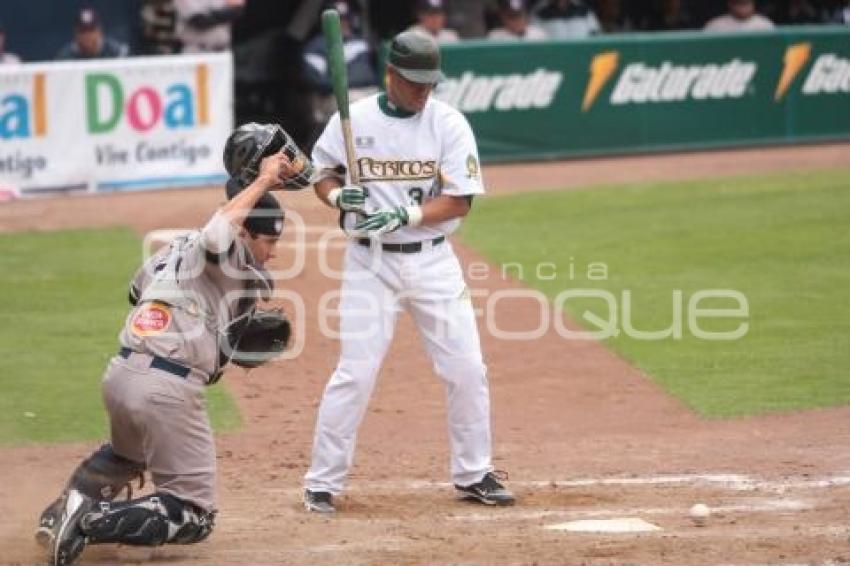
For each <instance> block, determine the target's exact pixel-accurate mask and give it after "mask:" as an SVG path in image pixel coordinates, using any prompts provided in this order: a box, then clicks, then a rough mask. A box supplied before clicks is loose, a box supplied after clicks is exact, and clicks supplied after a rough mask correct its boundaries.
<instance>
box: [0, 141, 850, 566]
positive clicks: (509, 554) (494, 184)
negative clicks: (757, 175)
mask: <svg viewBox="0 0 850 566" xmlns="http://www.w3.org/2000/svg"><path fill="white" fill-rule="evenodd" d="M848 165H850V145H828V146H807V147H799V148H773V149H759V150H746V151H736V152H711V153H702V154H697V153H695V154H682V155H673V156H649V157H629V158H619V159H597V160H588V161H577V162H561V163H545V164H528V165H518V166H517V165H514V166H491V167H487V168H485V171H484V175H485V178H486V179H487V180H488V186H489V187H490V189H491V192H494V193H500V192H509V191H512V190H516V189H518V188H519V187H529V188H531V187H534V188H553V187H557V186H561V187H563V186H579V185H588V184H605V183H609V182H621V181H650V180H659V179H677V178H696V177H704V176H711V175H714V174H717V172H718V171H722V172H723V173H724V174H733V173H743V172H748V171H763V170H777V169H788V170H792V169H793V170H806V169H823V168H827V167H842V166H843V167H846V166H848ZM219 191H220V190H216V189H206V190H194V191H192V190H181V191H167V192H159V193H137V194H121V195H104V196H97V197H73V198H72V197H66V198H53V199H49V200H47V199H45V200H33V201H21V202H15V203H9V204H5V205H0V231H17V230H24V229H38V230H51V229H56V228H63V227H81V226H103V225H114V224H126V225H129V226H132V227H133V228H134V229H135V230H137V231H138V232H139V233H145V232H147V231H149V230H152V229H157V228H175V227H191V226H197V225H199V224H200V223H202V222H203V221H204V220H205V219H206V218H207V217H208V215H209V213H210V211H211V210H212V209H213V207H214V206H215V205H216V204H217V203H218V202H220V201H221V196H220V192H219ZM284 199H285V200H286V202H287V204H288V206H289V207H291V208H292V209H293V210H295V211H297V212H298V213H299V214H300V215H301V216H302V217H303V219H304V220H305V223H306V224H307V225H308V226H310V227H311V229H310V230H309V231H308V232H306V239H307V242H308V243H311V242H312V243H314V242H315V241H316V240H317V239H318V238H319V237H320V236H321V234H322V233H323V232H325V231H326V230H330V229H332V228H333V218H332V217H333V215H332V213H331V212H330V211H328V210H327V209H326V208H324V207H322V206H321V205H319V204H318V203H317V201H316V199H315V198H314V197H312V195H310V194H306V193H305V194H287V195H285V196H284ZM454 245H455V247H456V249H457V250H458V251H459V255H460V256H461V258H462V260H463V262H464V263H465V264H469V262H471V261H481V260H480V258H478V257H477V256H476V255H475V253H474V252H473V251H472V250H469V249H466V248H464V247H463V245H462V243H460V242H455V243H454ZM306 249H307V256H306V259H307V262H306V265H305V268H304V269H303V270H301V272H300V273H299V274H298V275H297V276H296V277H294V278H292V279H289V280H287V281H282V282H280V285H281V286H282V287H285V288H287V289H290V290H292V291H294V292H296V293H297V294H299V295H300V296H301V297H303V298H304V300H305V302H306V305H307V318H306V326H305V328H306V348H305V350H304V352H303V354H302V355H300V356H299V357H297V358H296V359H295V360H292V361H289V362H279V363H276V364H275V365H274V366H272V367H268V368H263V369H259V370H255V371H253V372H251V373H245V372H243V371H241V370H238V369H237V370H232V371H229V372H228V374H227V376H226V377H225V379H224V384H225V385H224V386H226V387H228V388H229V389H230V391H231V392H232V393H233V395H234V396H235V398H236V400H237V402H238V404H239V406H240V409H241V411H242V414H243V416H244V423H245V424H244V427H243V428H242V429H241V430H239V431H238V432H235V433H232V434H226V435H223V436H221V437H220V438H219V440H218V454H219V456H218V460H219V464H220V471H221V475H220V490H221V494H220V508H221V513H220V516H219V520H218V527H217V529H216V531H215V533H214V534H213V536H212V538H211V539H210V541H209V542H207V543H204V544H201V545H196V546H194V547H163V548H160V549H153V550H151V549H133V548H115V547H112V546H108V547H92V548H90V549H88V550H87V551H86V554H85V555H84V557H83V560H81V561H80V563H81V564H115V563H119V562H121V563H128V562H129V563H136V562H138V561H142V560H146V559H154V561H155V562H157V563H160V562H161V563H168V564H194V563H204V564H284V563H286V564H301V563H303V564H307V563H346V564H365V563H382V564H386V563H398V564H423V563H452V564H457V563H507V564H532V563H539V564H549V563H557V564H623V563H626V564H677V565H679V564H756V563H758V564H765V563H770V564H776V563H782V564H791V563H795V564H797V563H806V564H809V563H811V564H836V563H841V562H850V450H848V438H850V434H848V433H850V408H841V409H832V410H821V411H811V412H805V413H796V414H782V415H770V416H765V417H759V418H747V419H737V420H729V421H711V420H703V419H700V418H698V417H697V416H695V415H694V414H693V413H691V412H690V411H689V410H688V409H687V408H686V407H684V406H683V405H682V404H681V403H680V402H679V401H678V400H676V399H674V398H672V397H669V396H668V395H666V394H665V393H664V392H663V391H661V390H660V389H659V388H658V387H656V386H655V385H654V384H653V383H652V382H651V381H650V380H649V379H648V378H647V377H646V376H645V375H643V374H642V373H641V372H640V371H638V370H637V369H635V368H634V367H631V366H630V365H629V364H627V363H626V362H624V361H623V360H621V359H620V358H618V357H616V356H615V355H613V354H612V353H611V352H609V351H608V350H606V349H605V348H604V347H602V346H601V345H599V344H596V343H588V342H577V341H566V340H564V339H563V338H561V337H560V336H559V335H558V334H556V333H555V332H554V331H552V332H549V333H547V334H546V335H545V336H543V337H542V338H540V339H539V340H538V341H536V342H535V343H533V344H524V345H523V347H522V348H519V349H518V348H517V347H516V343H512V342H505V341H501V340H498V339H496V338H494V337H493V336H489V335H487V334H486V333H483V335H482V339H483V341H484V349H485V356H486V358H487V361H488V365H489V368H490V379H491V387H492V397H493V417H494V437H495V458H496V460H495V464H496V467H497V468H499V469H504V470H507V471H508V472H509V473H510V480H511V481H510V484H511V486H512V487H513V488H514V489H515V491H516V493H517V495H518V497H519V504H518V505H517V506H516V507H513V508H509V509H489V508H483V507H481V506H476V505H473V504H468V503H465V502H460V501H457V500H455V498H454V494H453V490H452V489H451V486H449V485H448V484H447V483H445V482H446V481H447V477H448V449H447V433H446V427H445V422H444V421H445V410H444V402H443V399H444V393H443V391H442V386H441V385H440V383H439V382H438V380H437V379H436V378H435V377H434V376H433V375H432V374H431V372H430V369H429V364H428V362H427V359H426V358H425V356H424V354H423V352H422V348H421V347H420V345H419V342H418V338H417V337H416V334H415V331H414V330H413V327H412V324H411V323H410V321H409V319H407V318H405V317H402V320H401V325H400V327H399V329H398V331H397V334H396V336H397V337H396V340H395V342H394V344H393V347H392V349H391V352H390V355H389V357H388V358H387V360H386V362H385V364H384V369H383V372H382V376H381V379H380V381H379V384H378V387H377V390H376V393H375V396H374V398H373V400H372V403H371V405H370V408H369V412H368V414H367V417H366V420H365V423H364V426H363V428H362V429H361V434H360V439H359V447H358V452H357V457H356V463H355V470H354V473H353V475H352V477H351V480H350V486H351V489H350V490H349V491H348V492H346V494H345V495H344V496H343V497H341V498H340V499H339V508H340V513H338V514H337V516H334V517H332V518H325V517H319V516H313V515H308V514H306V513H304V512H303V511H302V509H301V506H300V503H299V498H300V491H301V490H300V482H301V477H302V475H303V473H304V471H305V469H306V466H307V464H308V460H309V455H310V444H311V440H312V431H313V422H314V418H315V410H316V406H317V404H318V401H319V399H320V396H321V392H322V388H323V386H324V383H325V381H326V380H327V378H328V376H329V375H330V373H331V370H332V368H333V366H334V364H335V362H336V355H337V344H336V343H335V342H334V341H332V340H330V339H328V338H325V337H323V336H322V335H321V334H320V332H319V331H318V328H317V325H316V324H315V320H314V316H315V313H316V310H317V302H318V299H319V297H320V295H321V294H322V293H324V292H325V291H329V290H332V289H334V288H335V287H336V286H337V282H335V281H333V280H330V279H328V278H327V277H325V276H324V275H322V273H321V272H320V270H319V267H318V263H317V261H316V260H317V252H316V249H315V247H312V246H311V247H308V248H306ZM293 251H294V250H292V249H291V248H290V249H286V250H284V251H283V253H282V255H283V257H282V258H280V260H279V261H280V263H281V264H285V263H286V261H287V260H288V259H290V258H289V257H288V256H290V255H291V254H292V253H293ZM340 254H341V252H340V250H339V249H334V250H333V251H332V252H331V254H330V263H331V264H332V265H334V266H339V264H340V261H339V260H340ZM516 286H517V283H516V282H515V281H512V280H505V279H502V278H501V277H500V273H499V270H498V269H493V270H491V277H490V278H489V279H487V280H486V281H479V282H477V284H476V288H477V289H479V290H481V291H482V292H490V293H492V292H494V291H496V290H499V289H508V288H514V287H516ZM534 308H535V307H533V306H531V305H529V309H528V310H523V309H522V308H517V309H516V311H515V312H511V313H510V320H511V322H510V324H511V325H516V326H515V328H528V327H529V326H533V322H532V321H533V320H534V319H535V316H536V312H535V311H534ZM311 315H312V316H311ZM568 324H569V323H568ZM524 325H525V326H524ZM92 394H93V395H97V394H98V393H97V392H96V391H93V392H92ZM91 448H92V446H91V445H88V444H86V445H58V446H32V447H24V448H15V449H9V448H7V449H0V480H2V481H0V547H2V548H3V550H4V552H3V553H2V555H0V563H2V564H37V563H40V562H42V561H43V556H42V554H41V551H40V549H38V547H37V546H36V545H35V543H34V541H33V539H32V529H33V526H34V524H35V518H36V516H37V514H38V512H39V511H40V509H41V507H42V506H43V505H44V504H45V503H46V502H47V501H48V500H49V499H50V498H51V497H52V496H53V494H54V493H55V492H56V491H57V490H58V489H59V488H60V487H61V484H62V482H63V481H64V479H65V478H66V476H67V474H68V473H69V472H70V471H71V469H72V467H73V466H74V465H75V464H76V462H77V461H78V459H79V458H80V457H82V456H83V455H85V454H87V453H88V452H89V451H90V450H91ZM696 502H704V503H707V504H709V505H711V506H712V507H713V508H714V509H715V513H714V515H713V516H712V517H711V518H710V519H709V520H708V523H707V525H706V526H703V527H698V526H695V525H694V524H693V523H692V522H691V521H690V520H689V518H688V517H687V509H688V508H689V507H690V506H691V505H692V504H693V503H696ZM618 517H636V518H642V519H644V520H646V521H649V522H651V523H653V524H655V525H657V526H659V527H661V529H662V530H658V531H653V532H646V533H639V534H634V533H631V534H588V533H574V532H564V531H559V530H552V529H548V528H546V527H547V526H551V525H555V524H560V523H564V522H566V521H573V520H579V519H610V518H618Z"/></svg>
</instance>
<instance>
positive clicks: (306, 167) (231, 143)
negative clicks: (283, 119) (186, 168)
mask: <svg viewBox="0 0 850 566" xmlns="http://www.w3.org/2000/svg"><path fill="white" fill-rule="evenodd" d="M279 151H280V152H283V153H285V154H286V156H287V157H288V158H289V160H290V161H291V162H292V164H293V165H294V166H295V168H296V169H297V170H298V172H297V173H296V174H295V175H293V176H292V177H290V178H288V179H285V180H284V181H283V183H284V188H286V189H289V190H293V191H297V190H301V189H304V188H306V187H309V186H310V184H311V180H312V177H313V164H312V163H311V162H310V160H309V159H308V158H307V156H306V155H304V152H302V151H301V149H300V148H299V147H298V146H297V145H296V144H295V141H294V140H293V139H292V136H290V135H289V134H288V133H286V132H285V131H284V129H283V128H281V127H280V126H278V125H277V124H257V123H256V122H250V123H248V124H243V125H241V126H239V127H238V128H236V129H235V130H233V133H232V134H230V137H228V138H227V143H225V145H224V168H225V169H226V170H227V173H228V174H229V175H230V177H231V179H235V180H236V182H237V183H238V184H239V185H241V186H242V187H247V186H248V185H250V184H251V183H252V182H253V181H254V179H256V178H257V175H259V173H260V162H261V161H262V160H263V158H264V157H268V156H269V155H273V154H275V153H277V152H279Z"/></svg>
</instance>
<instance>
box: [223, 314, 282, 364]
mask: <svg viewBox="0 0 850 566" xmlns="http://www.w3.org/2000/svg"><path fill="white" fill-rule="evenodd" d="M291 334H292V325H291V324H290V322H289V319H287V318H286V315H285V314H284V313H283V311H282V310H270V311H262V310H256V311H254V312H253V313H252V314H251V317H250V318H249V319H248V322H247V323H246V324H245V325H243V326H242V327H241V328H240V331H239V335H238V336H236V337H235V338H236V339H235V340H231V341H230V343H231V344H233V352H232V355H231V357H230V361H231V362H233V363H234V364H236V365H238V366H241V367H243V368H255V367H257V366H260V365H262V364H264V363H266V362H268V361H270V360H272V359H274V358H276V357H277V356H279V355H280V354H281V353H282V352H283V351H284V349H286V346H287V345H288V344H289V337H290V335H291Z"/></svg>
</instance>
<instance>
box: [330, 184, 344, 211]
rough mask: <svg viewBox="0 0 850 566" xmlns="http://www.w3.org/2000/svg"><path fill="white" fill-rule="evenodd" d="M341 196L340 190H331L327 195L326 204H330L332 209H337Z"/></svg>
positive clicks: (339, 188) (337, 188) (338, 188)
mask: <svg viewBox="0 0 850 566" xmlns="http://www.w3.org/2000/svg"><path fill="white" fill-rule="evenodd" d="M340 194H342V188H341V187H336V188H335V189H331V190H330V192H329V193H328V202H329V203H331V206H332V207H334V208H339V195H340Z"/></svg>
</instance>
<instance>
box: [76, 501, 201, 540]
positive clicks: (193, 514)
mask: <svg viewBox="0 0 850 566" xmlns="http://www.w3.org/2000/svg"><path fill="white" fill-rule="evenodd" d="M214 517H215V514H214V513H207V512H204V511H202V510H200V509H198V508H197V507H195V506H194V505H192V504H191V503H187V502H185V501H181V500H180V499H178V498H176V497H174V496H173V495H169V494H166V493H155V494H153V495H149V496H147V497H141V498H139V499H134V500H132V501H123V502H121V503H108V502H106V501H103V502H101V503H100V509H96V510H94V511H92V512H90V513H87V514H86V515H85V516H84V517H83V519H82V521H81V523H80V526H81V528H82V530H83V532H84V533H85V534H86V536H87V537H88V542H89V544H99V543H109V542H115V543H121V544H130V545H136V546H159V545H161V544H166V543H171V544H192V543H195V542H200V541H202V540H204V539H205V538H207V537H208V536H209V535H210V533H211V532H212V529H213V519H214Z"/></svg>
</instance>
